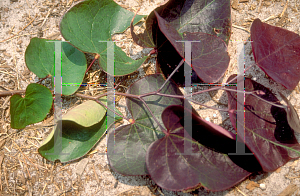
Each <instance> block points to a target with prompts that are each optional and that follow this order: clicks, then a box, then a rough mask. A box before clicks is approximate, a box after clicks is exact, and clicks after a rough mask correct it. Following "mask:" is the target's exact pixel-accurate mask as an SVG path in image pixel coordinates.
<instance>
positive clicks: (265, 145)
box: [227, 75, 300, 172]
mask: <svg viewBox="0 0 300 196" xmlns="http://www.w3.org/2000/svg"><path fill="white" fill-rule="evenodd" d="M233 77H235V75H232V76H230V77H229V79H228V81H229V80H231V79H233ZM228 81H227V82H228ZM233 83H236V80H235V81H234V82H233ZM227 88H231V89H235V90H236V87H235V86H230V87H227ZM245 90H246V91H256V90H260V92H261V93H259V94H258V93H257V94H256V95H257V96H259V97H261V98H262V99H265V100H267V101H269V102H273V103H276V104H279V105H280V102H279V101H278V99H277V98H276V97H275V95H274V94H272V92H271V91H270V90H269V89H268V88H266V87H264V86H263V85H261V84H259V83H257V82H255V81H252V80H251V79H249V78H246V79H245ZM227 96H228V106H229V110H233V112H232V113H229V116H230V120H231V123H232V125H233V126H234V127H235V129H236V123H241V122H237V118H236V114H235V111H236V108H237V104H243V103H239V102H237V100H236V97H237V96H236V93H235V92H230V91H227ZM244 107H245V131H244V130H237V134H238V136H240V137H242V136H243V135H244V138H245V144H246V146H247V147H248V148H249V149H250V150H251V151H252V152H253V153H254V155H255V157H256V158H257V160H258V161H259V162H260V164H261V166H262V168H263V170H264V171H267V172H270V171H274V170H276V169H277V168H279V167H281V166H282V165H284V164H285V163H286V162H288V161H289V160H290V159H295V158H298V157H299V154H300V145H299V144H298V142H297V140H296V138H295V135H294V131H293V130H292V129H291V127H290V126H289V124H288V121H287V114H286V111H285V109H283V108H280V107H276V106H273V105H270V104H268V103H266V102H264V101H262V100H260V99H258V98H257V97H255V96H253V95H249V94H245V105H244Z"/></svg>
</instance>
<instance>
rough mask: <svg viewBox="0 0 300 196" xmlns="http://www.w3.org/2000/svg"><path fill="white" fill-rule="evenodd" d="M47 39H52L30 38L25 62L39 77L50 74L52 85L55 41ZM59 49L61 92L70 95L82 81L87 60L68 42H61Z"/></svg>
mask: <svg viewBox="0 0 300 196" xmlns="http://www.w3.org/2000/svg"><path fill="white" fill-rule="evenodd" d="M47 41H54V40H47V39H40V38H32V39H31V40H30V44H29V45H28V47H27V49H26V52H25V62H26V65H27V67H28V69H29V70H30V71H32V72H33V73H34V74H36V75H37V76H38V77H39V78H44V77H46V76H47V75H51V76H52V87H54V83H53V81H54V76H55V70H54V68H55V47H54V44H55V43H54V42H47ZM56 41H57V40H56ZM61 49H62V61H61V77H62V83H63V84H62V94H64V95H71V94H73V93H74V92H75V91H76V90H77V89H78V88H79V87H80V84H81V83H82V80H83V78H84V73H85V70H86V65H87V62H86V58H85V55H84V54H83V53H82V52H80V51H79V50H77V49H76V48H74V47H73V46H72V45H70V44H69V43H66V42H63V43H61Z"/></svg>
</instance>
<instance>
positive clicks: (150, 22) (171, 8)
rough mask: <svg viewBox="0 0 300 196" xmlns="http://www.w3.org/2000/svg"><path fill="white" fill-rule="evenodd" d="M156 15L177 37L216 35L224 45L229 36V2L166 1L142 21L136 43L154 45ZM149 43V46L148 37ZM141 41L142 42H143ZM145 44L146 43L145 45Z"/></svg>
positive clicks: (212, 0) (199, 0)
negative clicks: (200, 33)
mask: <svg viewBox="0 0 300 196" xmlns="http://www.w3.org/2000/svg"><path fill="white" fill-rule="evenodd" d="M154 11H156V12H157V13H158V14H159V15H160V16H161V17H162V18H163V19H165V20H166V21H167V22H169V23H170V25H172V26H173V27H174V28H175V29H176V30H177V31H178V32H179V33H183V32H190V33H193V32H203V33H208V34H211V35H216V36H218V37H220V38H221V39H223V40H224V41H225V42H226V43H228V41H229V38H230V35H231V20H230V15H231V11H230V1H229V0H218V1H214V0H208V1H203V0H181V1H178V0H169V1H167V2H166V3H164V4H163V5H160V6H159V7H157V8H156V9H155V10H153V11H152V12H151V13H150V14H149V16H148V18H147V20H146V30H145V32H144V34H143V35H141V36H140V37H138V39H141V40H140V41H138V40H135V41H138V42H137V43H138V44H139V43H147V44H148V45H151V43H156V36H157V35H156V30H157V20H156V17H155V14H154ZM151 36H152V37H153V41H150V42H149V37H151ZM143 39H144V40H143ZM147 40H148V41H147Z"/></svg>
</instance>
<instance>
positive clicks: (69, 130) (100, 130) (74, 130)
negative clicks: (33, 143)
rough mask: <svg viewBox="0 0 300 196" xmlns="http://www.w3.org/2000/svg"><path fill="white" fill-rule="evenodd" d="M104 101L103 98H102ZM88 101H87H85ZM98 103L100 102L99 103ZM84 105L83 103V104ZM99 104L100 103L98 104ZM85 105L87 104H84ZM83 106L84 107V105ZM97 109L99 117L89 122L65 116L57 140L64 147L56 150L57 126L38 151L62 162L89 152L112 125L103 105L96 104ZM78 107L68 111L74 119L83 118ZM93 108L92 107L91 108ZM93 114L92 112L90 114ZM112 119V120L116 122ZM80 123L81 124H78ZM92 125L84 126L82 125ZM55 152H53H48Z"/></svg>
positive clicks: (46, 156) (94, 111)
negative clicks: (59, 136)
mask: <svg viewBox="0 0 300 196" xmlns="http://www.w3.org/2000/svg"><path fill="white" fill-rule="evenodd" d="M102 101H103V100H102ZM85 103H86V102H85ZM87 104H88V105H90V106H92V105H94V103H92V104H91V103H87ZM97 104H98V103H97ZM82 105H83V104H82ZM98 105H99V104H98ZM83 106H86V104H84V105H83ZM83 106H82V107H83ZM78 107H79V106H78ZM94 107H96V108H97V109H92V111H93V114H95V113H97V112H100V113H101V114H100V115H99V114H95V115H96V116H98V117H99V118H98V119H97V118H93V119H92V120H90V121H89V122H83V123H82V122H77V121H76V122H75V121H71V120H67V119H71V118H69V117H68V115H67V117H63V120H62V137H61V139H60V138H58V139H57V142H56V143H58V142H59V141H61V146H62V148H61V149H59V148H58V151H57V152H56V151H55V148H56V147H57V146H55V142H54V134H55V133H57V132H58V131H59V130H58V128H57V127H55V130H53V131H52V132H51V133H50V134H49V136H48V137H47V138H46V139H45V140H44V141H43V144H42V145H41V147H40V148H39V149H38V152H39V153H40V154H41V155H42V156H43V157H44V158H46V159H47V160H49V161H55V160H60V161H61V162H62V163H64V162H69V161H72V160H75V159H78V158H80V157H82V156H84V155H85V154H87V153H88V152H89V151H90V150H91V148H93V147H94V146H95V144H96V143H97V142H98V141H99V140H100V138H101V137H102V136H103V135H104V134H105V131H106V129H107V127H110V126H111V125H112V124H108V117H107V115H106V113H104V115H103V109H101V108H103V107H102V106H100V107H101V108H100V107H98V106H95V105H94ZM77 109H78V108H74V109H72V110H70V111H69V112H68V114H69V113H71V114H72V119H74V120H75V119H79V118H81V116H82V114H80V113H79V112H77ZM90 109H91V108H90ZM116 112H118V113H119V114H121V112H120V111H119V110H118V109H116ZM90 115H91V114H90ZM120 119H121V118H120V117H119V116H115V121H118V120H120ZM115 121H111V122H115ZM78 123H80V124H78ZM83 124H84V125H90V126H87V127H84V126H82V125H83ZM48 153H53V154H48Z"/></svg>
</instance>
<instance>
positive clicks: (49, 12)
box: [41, 6, 54, 27]
mask: <svg viewBox="0 0 300 196" xmlns="http://www.w3.org/2000/svg"><path fill="white" fill-rule="evenodd" d="M53 9H54V6H53V7H52V8H51V9H50V10H49V11H48V13H47V16H46V17H45V19H44V21H43V23H42V24H41V27H42V26H43V25H44V24H45V22H46V20H47V19H48V17H49V15H50V14H51V12H52V11H53Z"/></svg>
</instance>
